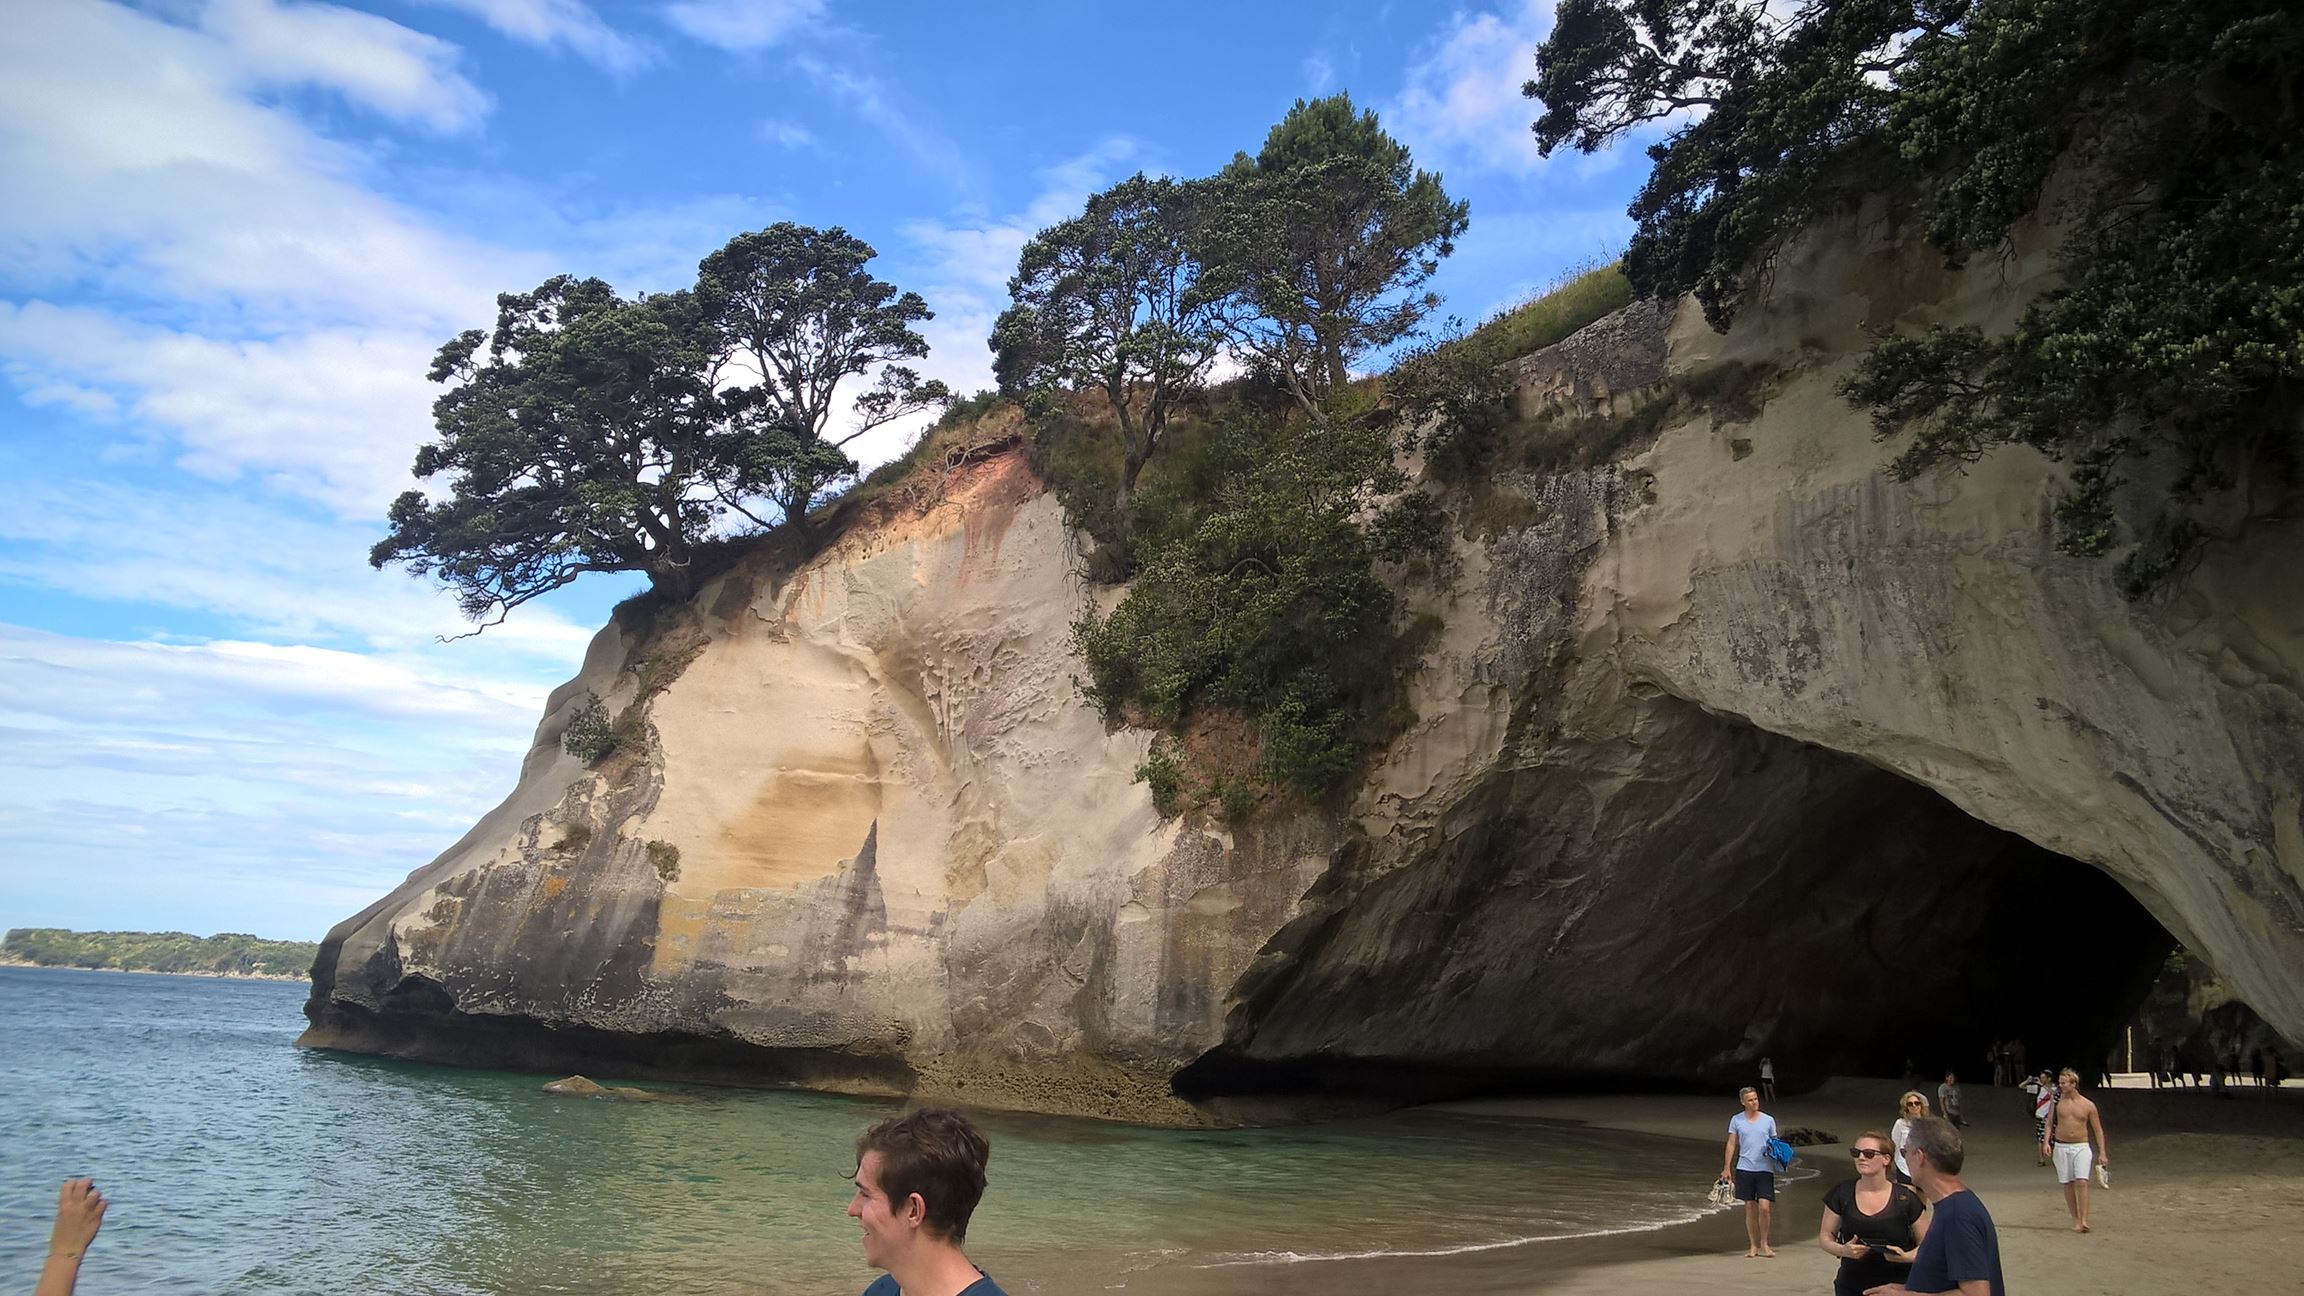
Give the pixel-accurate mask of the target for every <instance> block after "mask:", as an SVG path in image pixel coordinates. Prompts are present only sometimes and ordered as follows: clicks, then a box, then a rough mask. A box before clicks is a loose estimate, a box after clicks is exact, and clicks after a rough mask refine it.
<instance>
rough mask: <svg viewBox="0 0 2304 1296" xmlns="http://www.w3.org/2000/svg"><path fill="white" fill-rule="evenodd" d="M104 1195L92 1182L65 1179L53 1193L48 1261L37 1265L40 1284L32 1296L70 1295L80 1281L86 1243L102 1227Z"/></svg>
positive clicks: (104, 1204)
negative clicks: (54, 1195) (54, 1201)
mask: <svg viewBox="0 0 2304 1296" xmlns="http://www.w3.org/2000/svg"><path fill="white" fill-rule="evenodd" d="M107 1204H108V1203H106V1202H105V1200H104V1194H102V1193H100V1192H98V1191H96V1181H95V1180H93V1179H67V1180H65V1181H64V1186H63V1187H62V1188H60V1189H58V1190H57V1192H56V1223H55V1224H54V1225H52V1226H51V1227H50V1228H49V1230H48V1262H47V1263H46V1264H44V1265H42V1266H40V1282H39V1284H38V1285H37V1286H35V1287H34V1288H33V1289H32V1296H72V1288H73V1287H74V1286H75V1285H77V1284H78V1283H79V1281H80V1262H81V1261H82V1260H85V1259H87V1258H88V1244H89V1243H91V1242H94V1241H95V1240H96V1231H97V1230H98V1229H100V1228H103V1227H104V1208H105V1206H106V1205H107Z"/></svg>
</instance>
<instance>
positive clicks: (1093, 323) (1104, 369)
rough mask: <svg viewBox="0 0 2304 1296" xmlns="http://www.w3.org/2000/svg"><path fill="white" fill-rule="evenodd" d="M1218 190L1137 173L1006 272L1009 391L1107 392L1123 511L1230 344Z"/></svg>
mask: <svg viewBox="0 0 2304 1296" xmlns="http://www.w3.org/2000/svg"><path fill="white" fill-rule="evenodd" d="M1216 196H1217V195H1216V194H1215V193H1214V192H1213V191H1212V190H1211V188H1210V186H1208V185H1207V184H1206V183H1205V182H1188V183H1180V182H1177V181H1174V180H1167V179H1151V178H1148V177H1146V176H1145V175H1144V174H1142V173H1141V172H1139V173H1138V174H1136V175H1134V176H1132V177H1130V178H1129V179H1126V180H1123V181H1121V182H1120V183H1119V184H1117V185H1114V186H1113V187H1111V188H1110V189H1107V190H1105V191H1104V192H1102V193H1099V194H1097V195H1095V196H1094V197H1092V198H1090V199H1089V200H1088V204H1087V207H1086V209H1085V210H1084V211H1083V212H1082V213H1081V214H1080V215H1078V216H1075V217H1073V218H1072V219H1070V220H1066V221H1062V222H1059V223H1058V224H1056V225H1052V226H1050V227H1049V228H1047V229H1044V230H1042V231H1040V233H1038V234H1037V235H1035V236H1033V238H1032V240H1031V242H1029V243H1026V244H1025V245H1024V251H1023V255H1022V256H1021V257H1020V258H1019V260H1018V262H1017V267H1016V274H1015V277H1014V278H1012V279H1010V280H1009V281H1008V293H1009V296H1010V298H1011V299H1012V302H1013V304H1012V305H1010V306H1009V308H1008V309H1007V310H1006V311H1005V312H1003V313H1002V314H1001V316H1000V319H999V323H998V324H997V325H996V326H995V327H994V329H993V331H992V338H991V344H992V349H993V351H994V353H995V359H994V364H993V368H994V372H995V373H996V374H997V375H998V377H999V380H1000V389H1001V391H1002V392H1004V393H1006V394H1007V395H1009V396H1010V397H1012V398H1021V397H1023V396H1024V395H1025V394H1027V393H1029V392H1033V391H1044V390H1049V389H1052V388H1056V387H1076V388H1086V389H1093V390H1096V391H1100V392H1102V393H1103V394H1104V398H1105V401H1106V402H1107V403H1108V404H1109V405H1110V407H1111V409H1112V413H1113V416H1114V417H1115V418H1116V419H1118V420H1119V423H1120V431H1121V437H1122V443H1123V444H1122V454H1121V470H1120V489H1119V501H1118V503H1119V509H1120V512H1121V514H1122V515H1123V516H1125V514H1126V513H1127V511H1128V501H1129V497H1130V494H1131V492H1133V491H1134V490H1135V487H1136V479H1137V477H1138V475H1139V474H1140V473H1142V471H1143V468H1144V464H1145V462H1146V461H1147V460H1149V459H1150V458H1151V456H1152V454H1153V452H1154V451H1155V450H1157V449H1158V448H1159V446H1160V441H1161V438H1162V436H1163V434H1164V433H1165V432H1166V431H1167V427H1168V416H1169V414H1170V412H1171V411H1173V410H1174V409H1175V408H1176V406H1177V404H1178V403H1179V402H1181V401H1183V400H1184V399H1186V398H1188V397H1189V396H1191V395H1192V394H1193V393H1195V392H1197V391H1199V390H1200V389H1201V387H1202V385H1203V382H1204V380H1205V379H1206V377H1207V374H1208V369H1209V365H1210V363H1211V362H1212V361H1214V360H1215V358H1216V355H1217V353H1218V350H1219V348H1220V346H1221V345H1222V341H1223V336H1224V334H1223V322H1224V309H1225V305H1226V302H1225V299H1224V297H1223V295H1222V294H1220V293H1216V292H1213V291H1211V290H1210V288H1209V280H1208V279H1207V277H1206V276H1205V275H1204V273H1203V268H1202V264H1201V260H1200V256H1201V246H1200V236H1201V233H1202V227H1203V224H1204V222H1205V221H1206V219H1207V218H1208V214H1209V210H1210V207H1211V205H1212V203H1213V202H1214V201H1215V199H1216Z"/></svg>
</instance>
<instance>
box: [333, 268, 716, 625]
mask: <svg viewBox="0 0 2304 1296" xmlns="http://www.w3.org/2000/svg"><path fill="white" fill-rule="evenodd" d="M694 317H695V310H694V302H693V300H692V299H691V298H690V297H689V296H688V295H687V294H685V293H672V294H667V295H664V296H660V297H646V298H642V299H640V300H637V301H628V300H626V299H624V298H622V297H619V296H617V295H616V293H615V291H614V290H613V289H611V288H610V287H609V286H608V285H607V284H605V283H602V282H601V281H600V280H598V279H577V278H574V277H571V276H568V275H560V276H557V277H555V278H552V279H549V280H546V281H545V282H544V283H543V284H542V285H541V286H539V287H538V288H537V289H536V290H535V291H534V292H529V293H505V294H503V295H502V296H500V297H498V298H497V299H496V327H495V329H494V331H493V332H484V331H482V330H480V329H473V330H470V331H468V332H465V333H462V334H459V335H458V336H457V337H455V338H454V339H452V340H451V341H450V342H449V343H448V344H447V345H446V346H443V347H441V348H440V353H439V355H438V356H437V357H436V358H435V359H434V361H433V363H432V372H431V378H432V381H434V382H437V383H443V384H446V385H447V387H448V390H447V391H446V392H444V393H443V394H442V395H441V396H440V398H439V399H438V400H437V401H435V402H434V403H433V407H432V416H433V423H434V426H435V428H436V429H437V430H438V432H439V439H438V440H436V441H433V442H431V443H430V444H427V445H425V446H424V447H422V448H421V449H420V450H418V451H417V454H416V467H415V473H416V476H417V477H418V478H420V479H429V478H432V477H436V476H441V475H451V476H452V477H453V481H452V482H451V484H450V487H449V492H448V494H447V497H446V498H444V499H439V500H433V499H428V498H427V497H426V496H425V494H424V492H422V491H415V490H412V491H408V492H406V493H405V494H403V495H401V496H400V498H399V499H397V500H395V501H394V502H393V504H392V512H391V527H392V529H391V533H390V534H389V535H387V536H386V537H385V538H384V539H383V540H381V541H379V542H378V543H377V544H376V546H375V548H374V549H372V550H370V552H369V555H368V559H369V562H370V563H371V564H373V565H374V566H377V567H382V566H384V565H385V564H386V563H389V562H401V563H405V564H407V566H408V568H409V570H411V571H413V572H415V573H417V574H419V575H430V576H436V577H437V578H438V579H439V580H440V582H441V583H442V584H443V585H446V586H448V587H449V588H450V589H453V590H454V591H455V592H456V602H457V606H458V607H459V608H461V609H462V610H463V612H464V615H465V616H467V617H470V618H471V619H473V620H475V621H480V620H482V619H483V618H487V619H488V620H487V621H486V624H490V625H493V624H495V623H497V622H500V621H502V620H503V619H504V616H505V614H506V613H508V612H510V611H511V610H512V609H513V608H516V607H518V606H520V605H521V604H522V603H525V602H527V601H528V600H530V599H533V598H535V597H537V596H538V595H541V594H545V593H548V592H550V591H552V590H556V589H558V588H560V587H561V586H563V585H566V584H568V583H569V582H570V581H573V580H575V579H576V578H577V577H578V576H581V575H583V574H584V573H586V572H595V571H640V572H646V573H647V574H648V576H649V578H650V579H651V580H652V581H654V582H655V583H656V584H657V585H658V586H659V587H671V588H674V589H679V588H684V587H685V584H686V580H687V570H688V559H689V552H690V550H691V548H692V547H693V546H694V545H695V543H696V541H698V540H699V539H701V538H702V537H703V536H704V535H705V533H706V531H707V530H708V528H709V527H710V525H711V520H712V509H711V506H710V504H709V502H708V498H707V497H706V496H707V491H706V482H707V478H708V471H707V465H706V462H705V460H704V457H703V456H704V449H705V440H706V436H707V434H708V433H709V431H710V429H711V425H712V421H713V419H714V418H715V417H716V414H717V403H716V402H715V401H714V399H713V396H712V391H711V387H710V384H709V382H708V381H707V365H706V356H705V353H704V352H703V351H702V350H701V349H700V348H699V346H698V345H697V331H696V329H695V328H694ZM483 346H485V348H486V350H485V353H484V354H483V350H482V348H483Z"/></svg>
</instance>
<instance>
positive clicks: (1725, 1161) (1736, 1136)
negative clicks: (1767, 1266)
mask: <svg viewBox="0 0 2304 1296" xmlns="http://www.w3.org/2000/svg"><path fill="white" fill-rule="evenodd" d="M1736 1099H1737V1101H1739V1102H1741V1103H1743V1104H1744V1110H1743V1111H1741V1112H1738V1113H1737V1114H1736V1115H1734V1116H1731V1117H1729V1118H1728V1141H1727V1143H1726V1144H1725V1145H1723V1146H1722V1147H1721V1149H1720V1179H1721V1182H1723V1183H1725V1182H1727V1181H1728V1180H1730V1179H1731V1178H1732V1179H1734V1180H1735V1181H1736V1200H1738V1201H1740V1202H1742V1203H1744V1238H1745V1242H1746V1243H1747V1245H1746V1246H1745V1248H1744V1254H1745V1256H1746V1257H1747V1258H1750V1257H1753V1256H1760V1257H1763V1258H1765V1259H1769V1260H1773V1259H1775V1258H1776V1248H1775V1247H1773V1246H1770V1245H1769V1243H1768V1229H1769V1225H1770V1224H1772V1223H1773V1222H1774V1220H1773V1216H1774V1214H1775V1210H1776V1165H1775V1163H1774V1162H1772V1161H1770V1160H1769V1159H1768V1140H1770V1139H1772V1138H1775V1137H1776V1118H1775V1117H1773V1116H1771V1115H1769V1114H1768V1113H1766V1112H1764V1111H1762V1110H1760V1091H1759V1090H1757V1089H1755V1088H1753V1087H1752V1086H1750V1085H1746V1086H1744V1087H1743V1088H1742V1089H1739V1090H1737V1091H1736ZM1731 1171H1733V1172H1734V1173H1733V1174H1731V1173H1730V1172H1731Z"/></svg>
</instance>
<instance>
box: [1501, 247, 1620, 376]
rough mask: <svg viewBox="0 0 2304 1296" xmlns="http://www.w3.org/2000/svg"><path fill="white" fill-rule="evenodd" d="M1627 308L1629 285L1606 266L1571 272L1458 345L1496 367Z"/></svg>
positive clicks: (1618, 274) (1617, 272)
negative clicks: (1612, 312)
mask: <svg viewBox="0 0 2304 1296" xmlns="http://www.w3.org/2000/svg"><path fill="white" fill-rule="evenodd" d="M1631 304H1632V281H1631V280H1629V279H1626V278H1625V277H1624V272H1623V271H1622V270H1620V269H1618V268H1617V266H1616V265H1615V264H1614V263H1613V262H1611V263H1610V264H1608V265H1604V266H1595V267H1593V268H1591V269H1589V270H1584V271H1582V272H1579V273H1575V274H1571V275H1569V276H1567V277H1566V278H1564V279H1562V280H1560V281H1559V282H1558V283H1555V284H1553V285H1552V286H1551V287H1550V288H1547V289H1545V290H1544V291H1543V292H1541V293H1539V294H1537V295H1536V296H1535V297H1533V298H1531V299H1529V300H1528V301H1525V302H1522V303H1521V304H1519V305H1518V306H1514V307H1511V308H1510V309H1508V310H1504V311H1499V312H1498V313H1497V314H1495V315H1494V316H1491V317H1490V318H1489V320H1488V322H1487V323H1485V324H1482V325H1481V326H1480V327H1478V328H1476V329H1474V330H1472V331H1471V332H1470V333H1468V334H1466V335H1465V336H1464V339H1463V341H1462V342H1461V343H1459V344H1458V345H1460V346H1463V347H1464V348H1465V349H1467V350H1469V351H1470V352H1472V353H1473V355H1475V356H1476V357H1477V358H1479V359H1480V360H1481V361H1483V362H1485V363H1488V364H1492V365H1499V364H1503V363H1504V362H1505V361H1507V360H1517V359H1519V358H1520V357H1521V356H1524V355H1528V354H1530V353H1531V352H1535V351H1541V350H1543V349H1544V348H1545V347H1548V346H1551V345H1552V344H1553V343H1555V342H1559V341H1561V340H1563V339H1565V338H1567V337H1568V336H1569V335H1570V334H1572V333H1574V332H1575V331H1576V330H1578V329H1580V328H1583V327H1584V326H1585V325H1587V324H1589V323H1591V322H1592V321H1594V320H1596V319H1599V318H1600V317H1601V316H1603V315H1606V314H1608V313H1609V312H1610V311H1616V310H1622V309H1623V308H1624V307H1626V306H1629V305H1631Z"/></svg>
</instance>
